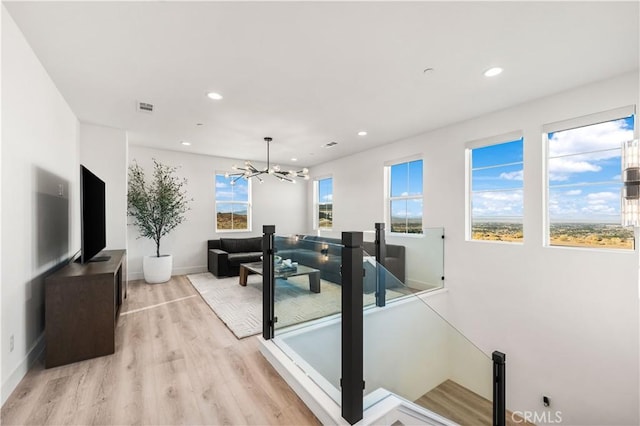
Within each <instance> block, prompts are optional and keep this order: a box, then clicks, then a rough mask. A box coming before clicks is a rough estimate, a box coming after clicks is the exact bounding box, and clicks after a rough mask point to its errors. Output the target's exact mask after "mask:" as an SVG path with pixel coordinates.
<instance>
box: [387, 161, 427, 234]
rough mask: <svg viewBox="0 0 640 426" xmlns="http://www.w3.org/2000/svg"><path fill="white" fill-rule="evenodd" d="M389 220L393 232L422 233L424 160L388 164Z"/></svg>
mask: <svg viewBox="0 0 640 426" xmlns="http://www.w3.org/2000/svg"><path fill="white" fill-rule="evenodd" d="M387 176H388V194H389V196H388V199H387V211H388V222H390V223H391V226H390V227H389V229H390V230H391V232H395V233H402V234H422V160H414V161H409V162H406V163H398V164H392V165H391V166H388V170H387Z"/></svg>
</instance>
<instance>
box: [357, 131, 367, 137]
mask: <svg viewBox="0 0 640 426" xmlns="http://www.w3.org/2000/svg"><path fill="white" fill-rule="evenodd" d="M358 136H367V132H365V131H364V130H361V131H359V132H358Z"/></svg>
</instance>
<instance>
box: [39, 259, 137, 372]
mask: <svg viewBox="0 0 640 426" xmlns="http://www.w3.org/2000/svg"><path fill="white" fill-rule="evenodd" d="M100 255H101V256H110V259H109V260H107V261H105V262H89V263H86V264H80V263H69V264H68V265H66V266H64V267H63V268H62V269H60V270H58V271H56V272H54V273H53V274H51V275H50V276H48V277H47V278H46V279H45V340H46V349H45V350H46V357H45V367H46V368H50V367H56V366H59V365H64V364H69V363H72V362H76V361H82V360H85V359H89V358H95V357H99V356H103V355H109V354H112V353H114V352H115V336H116V325H117V322H118V316H119V314H120V306H121V305H122V299H123V297H126V283H124V282H123V280H126V252H125V250H105V251H103V252H101V253H100Z"/></svg>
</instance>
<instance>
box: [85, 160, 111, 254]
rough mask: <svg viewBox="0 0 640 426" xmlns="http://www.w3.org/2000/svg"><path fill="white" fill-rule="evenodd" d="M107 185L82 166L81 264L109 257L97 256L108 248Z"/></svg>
mask: <svg viewBox="0 0 640 426" xmlns="http://www.w3.org/2000/svg"><path fill="white" fill-rule="evenodd" d="M105 207H106V204H105V184H104V181H103V180H102V179H100V178H99V177H98V176H96V175H94V174H93V173H92V172H91V171H90V170H89V169H87V168H86V167H85V166H83V165H80V223H81V231H80V263H87V262H103V261H106V260H109V256H96V255H97V254H98V253H100V251H101V250H102V249H103V248H105V247H106V245H107V243H106V240H107V237H106V223H105V222H106V220H105Z"/></svg>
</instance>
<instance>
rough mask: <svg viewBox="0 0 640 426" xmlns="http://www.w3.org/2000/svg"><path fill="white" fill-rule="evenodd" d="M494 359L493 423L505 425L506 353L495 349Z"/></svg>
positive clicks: (496, 425)
mask: <svg viewBox="0 0 640 426" xmlns="http://www.w3.org/2000/svg"><path fill="white" fill-rule="evenodd" d="M491 358H492V359H493V425H494V426H505V424H506V420H507V419H506V417H507V408H506V366H505V360H506V358H507V357H506V355H505V354H503V353H502V352H498V351H494V352H493V354H492V356H491Z"/></svg>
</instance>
